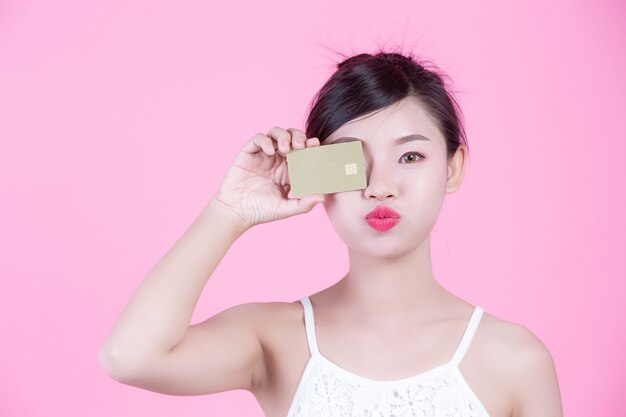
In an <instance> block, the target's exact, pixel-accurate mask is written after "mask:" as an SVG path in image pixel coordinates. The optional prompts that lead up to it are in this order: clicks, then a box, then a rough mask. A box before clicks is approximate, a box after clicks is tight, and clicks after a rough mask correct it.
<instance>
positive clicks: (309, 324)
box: [300, 295, 319, 356]
mask: <svg viewBox="0 0 626 417" xmlns="http://www.w3.org/2000/svg"><path fill="white" fill-rule="evenodd" d="M300 302H301V303H302V306H303V307H304V326H305V328H306V339H307V342H308V343H309V351H310V352H311V356H315V355H317V354H318V352H319V350H318V349H317V339H316V337H315V319H314V318H313V306H312V305H311V300H310V299H309V297H308V296H307V295H305V296H304V297H302V298H301V299H300Z"/></svg>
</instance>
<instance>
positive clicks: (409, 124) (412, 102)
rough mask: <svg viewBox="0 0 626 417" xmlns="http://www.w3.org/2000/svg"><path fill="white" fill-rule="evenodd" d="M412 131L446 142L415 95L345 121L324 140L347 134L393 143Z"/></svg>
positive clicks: (363, 138) (328, 140) (329, 140)
mask: <svg viewBox="0 0 626 417" xmlns="http://www.w3.org/2000/svg"><path fill="white" fill-rule="evenodd" d="M412 134H418V135H422V136H425V137H426V138H429V139H430V141H427V140H424V141H421V140H420V141H419V142H423V143H430V142H433V143H439V144H442V145H443V144H445V139H444V137H443V134H442V133H441V132H440V131H439V128H438V127H437V125H436V123H435V121H434V120H433V119H432V118H431V117H430V115H429V114H428V113H427V112H426V110H425V107H424V106H423V104H422V103H421V102H420V101H419V100H418V99H416V98H414V97H410V98H406V99H404V100H402V101H400V102H398V103H394V104H392V105H391V106H388V107H385V108H383V109H381V110H377V111H375V112H372V113H369V114H366V115H364V116H361V117H358V118H356V119H353V120H350V121H349V122H346V123H345V124H343V125H342V126H341V127H339V129H337V130H336V131H334V132H333V133H332V134H331V135H330V136H329V137H328V138H327V139H326V140H325V142H331V141H334V140H336V139H339V138H341V137H345V136H349V137H354V138H358V139H360V140H362V141H364V142H365V143H370V142H388V144H389V145H393V144H395V143H394V142H393V140H395V139H397V138H400V137H403V136H407V135H412Z"/></svg>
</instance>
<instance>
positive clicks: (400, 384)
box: [287, 356, 489, 417]
mask: <svg viewBox="0 0 626 417" xmlns="http://www.w3.org/2000/svg"><path fill="white" fill-rule="evenodd" d="M319 358H323V357H322V356H317V357H313V356H312V357H310V358H309V361H308V362H307V364H306V367H305V369H304V372H303V374H302V377H301V379H300V383H299V384H298V388H297V390H296V393H295V395H294V399H293V401H292V403H291V406H290V408H289V412H288V414H287V417H404V416H406V417H409V416H410V417H415V416H420V417H426V416H430V417H444V416H445V417H489V413H487V410H486V409H485V407H484V405H483V404H482V402H481V401H480V399H479V398H478V397H477V396H476V394H475V393H474V392H473V391H472V389H471V388H470V386H469V385H468V384H467V381H466V380H465V378H464V377H463V375H462V373H461V371H460V369H459V368H458V367H457V366H455V365H453V364H451V363H449V362H448V363H446V364H443V365H440V366H438V367H436V368H432V369H430V370H428V371H426V372H423V373H421V374H418V375H415V376H412V377H409V378H403V379H400V380H394V381H382V380H373V379H369V378H365V377H360V376H359V375H357V374H354V373H351V372H349V371H347V370H345V369H343V368H340V367H338V365H336V364H334V363H333V362H330V361H328V362H324V360H323V359H322V360H321V361H320V360H318V359H319ZM331 364H332V365H331ZM340 369H341V370H342V371H343V372H337V371H338V370H340Z"/></svg>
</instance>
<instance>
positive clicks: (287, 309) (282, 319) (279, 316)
mask: <svg viewBox="0 0 626 417" xmlns="http://www.w3.org/2000/svg"><path fill="white" fill-rule="evenodd" d="M236 308H237V309H240V311H241V312H242V313H243V314H245V315H246V316H247V317H248V318H249V319H250V320H251V321H252V322H253V323H254V326H255V328H256V331H257V335H258V338H259V341H260V342H261V345H262V346H263V348H264V349H269V350H271V349H272V348H273V347H275V346H276V344H277V342H280V341H281V340H282V339H284V338H285V337H291V336H292V335H293V332H297V331H298V330H299V329H301V328H302V329H304V327H303V324H302V323H303V315H304V309H303V306H302V304H301V303H300V301H299V300H296V301H292V302H286V301H270V302H251V303H246V304H241V305H238V306H237V307H236ZM302 331H304V330H302Z"/></svg>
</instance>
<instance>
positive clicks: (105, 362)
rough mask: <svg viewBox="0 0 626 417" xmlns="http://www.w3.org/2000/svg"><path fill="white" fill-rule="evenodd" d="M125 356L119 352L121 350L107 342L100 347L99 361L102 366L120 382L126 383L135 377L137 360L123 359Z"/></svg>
mask: <svg viewBox="0 0 626 417" xmlns="http://www.w3.org/2000/svg"><path fill="white" fill-rule="evenodd" d="M123 358H124V356H123V355H121V354H120V353H119V350H116V349H115V348H113V347H111V346H108V345H107V344H105V345H104V346H102V347H101V348H100V352H99V353H98V361H99V362H100V367H101V368H102V369H104V371H105V372H106V373H107V375H109V376H110V377H111V378H113V379H114V380H116V381H118V382H122V383H126V381H130V380H131V379H132V378H133V375H135V374H136V366H134V365H133V364H136V362H135V361H130V360H126V359H123Z"/></svg>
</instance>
